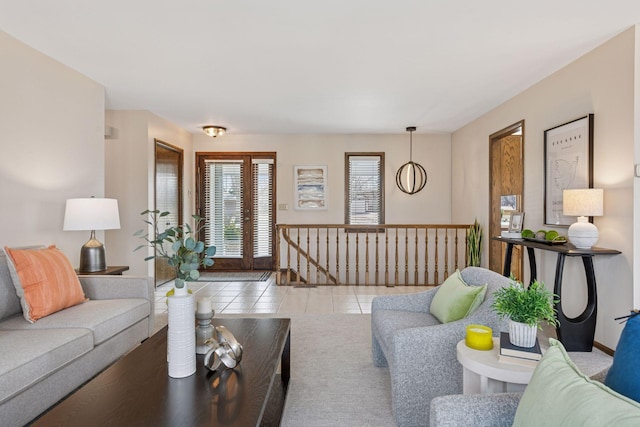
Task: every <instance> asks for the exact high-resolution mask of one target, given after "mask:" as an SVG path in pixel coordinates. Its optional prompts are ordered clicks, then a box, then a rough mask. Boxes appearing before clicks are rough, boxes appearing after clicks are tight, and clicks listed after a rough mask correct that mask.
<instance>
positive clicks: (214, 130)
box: [202, 125, 227, 138]
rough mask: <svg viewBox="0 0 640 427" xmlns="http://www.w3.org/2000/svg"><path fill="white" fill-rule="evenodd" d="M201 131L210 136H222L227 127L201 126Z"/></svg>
mask: <svg viewBox="0 0 640 427" xmlns="http://www.w3.org/2000/svg"><path fill="white" fill-rule="evenodd" d="M202 131H203V132H204V133H206V134H207V135H209V136H210V137H211V138H215V137H216V136H222V135H224V134H225V133H226V132H227V128H225V127H222V126H213V125H209V126H203V127H202Z"/></svg>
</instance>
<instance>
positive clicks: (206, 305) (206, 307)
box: [196, 298, 211, 313]
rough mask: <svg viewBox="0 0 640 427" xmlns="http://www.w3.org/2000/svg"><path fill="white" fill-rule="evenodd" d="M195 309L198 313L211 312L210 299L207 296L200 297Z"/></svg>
mask: <svg viewBox="0 0 640 427" xmlns="http://www.w3.org/2000/svg"><path fill="white" fill-rule="evenodd" d="M196 311H197V312H198V313H211V300H210V299H209V298H200V299H199V300H198V308H197V310H196Z"/></svg>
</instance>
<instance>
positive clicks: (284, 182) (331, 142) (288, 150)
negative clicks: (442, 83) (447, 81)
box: [193, 133, 473, 224]
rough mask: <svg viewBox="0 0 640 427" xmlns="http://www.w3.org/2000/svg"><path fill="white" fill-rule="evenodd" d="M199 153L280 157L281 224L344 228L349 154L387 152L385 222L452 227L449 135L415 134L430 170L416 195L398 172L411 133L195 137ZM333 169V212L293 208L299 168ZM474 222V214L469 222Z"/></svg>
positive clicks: (419, 155) (419, 158)
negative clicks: (404, 188) (405, 189)
mask: <svg viewBox="0 0 640 427" xmlns="http://www.w3.org/2000/svg"><path fill="white" fill-rule="evenodd" d="M193 140H194V151H195V152H216V151H219V152H229V151H230V152H236V151H238V152H240V151H245V152H246V151H275V152H277V204H287V205H288V206H289V209H288V210H286V211H283V210H278V211H277V222H278V223H281V224H312V223H329V224H343V223H344V153H345V152H384V153H385V193H386V194H385V205H386V207H385V215H386V217H385V222H386V223H387V224H407V223H408V224H413V223H418V224H441V223H444V224H447V223H449V222H450V219H451V172H450V164H451V146H450V136H449V135H448V134H446V135H445V134H419V133H414V135H413V160H414V161H415V162H417V163H420V164H421V165H422V166H424V168H425V169H426V171H427V176H428V182H427V185H426V186H425V188H424V189H423V190H422V191H421V192H419V193H417V194H415V195H412V196H409V195H407V194H404V193H402V192H401V191H400V190H399V189H398V188H397V187H396V183H395V177H396V172H397V170H398V168H399V167H400V166H402V165H403V164H404V163H406V162H407V161H409V134H408V133H404V134H396V135H234V134H233V133H229V134H227V135H225V136H224V137H222V138H215V139H213V138H210V137H208V136H206V135H204V134H197V135H194V137H193ZM294 165H327V166H328V173H327V175H328V180H329V185H328V187H329V188H328V194H327V196H328V209H327V210H326V211H318V212H309V211H298V210H295V209H293V206H294V203H293V201H294V198H293V194H294V189H293V166H294ZM464 220H465V221H471V222H473V215H470V216H469V217H468V218H465V219H464Z"/></svg>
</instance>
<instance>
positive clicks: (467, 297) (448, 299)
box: [429, 270, 487, 323]
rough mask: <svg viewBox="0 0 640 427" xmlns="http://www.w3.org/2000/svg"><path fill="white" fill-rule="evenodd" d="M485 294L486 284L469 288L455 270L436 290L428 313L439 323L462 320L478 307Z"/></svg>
mask: <svg viewBox="0 0 640 427" xmlns="http://www.w3.org/2000/svg"><path fill="white" fill-rule="evenodd" d="M486 293H487V285H486V284H485V285H482V286H469V285H467V284H466V283H465V282H464V280H462V275H461V274H460V271H459V270H456V272H455V273H453V274H452V275H451V276H449V277H448V278H447V280H445V281H444V283H443V284H442V285H440V287H439V288H438V291H437V292H436V295H435V296H434V297H433V300H432V301H431V307H429V311H430V312H431V314H433V315H434V316H435V318H436V319H438V320H439V321H440V323H448V322H453V321H454V320H460V319H464V318H465V317H467V316H468V315H470V314H471V313H473V312H474V311H476V309H477V308H478V307H480V304H482V302H483V301H484V295H485V294H486Z"/></svg>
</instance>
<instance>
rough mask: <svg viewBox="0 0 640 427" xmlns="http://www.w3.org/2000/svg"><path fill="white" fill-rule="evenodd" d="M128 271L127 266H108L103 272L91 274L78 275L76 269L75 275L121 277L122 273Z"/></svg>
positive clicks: (82, 274)
mask: <svg viewBox="0 0 640 427" xmlns="http://www.w3.org/2000/svg"><path fill="white" fill-rule="evenodd" d="M128 269H129V266H128V265H114V266H108V267H107V268H106V269H104V270H100V271H94V272H92V273H80V272H79V271H78V269H76V274H78V275H79V276H99V275H105V274H106V275H109V276H122V273H123V272H125V271H127V270H128Z"/></svg>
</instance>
